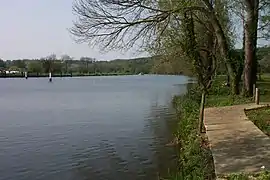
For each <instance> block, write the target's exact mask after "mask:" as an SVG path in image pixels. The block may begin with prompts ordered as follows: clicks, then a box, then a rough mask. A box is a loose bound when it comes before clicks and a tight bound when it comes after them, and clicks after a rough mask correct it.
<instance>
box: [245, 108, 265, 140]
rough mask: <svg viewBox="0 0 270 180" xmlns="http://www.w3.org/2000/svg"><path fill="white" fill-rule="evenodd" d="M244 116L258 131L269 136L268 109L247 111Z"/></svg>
mask: <svg viewBox="0 0 270 180" xmlns="http://www.w3.org/2000/svg"><path fill="white" fill-rule="evenodd" d="M246 114H247V116H248V118H249V119H250V120H251V121H253V122H254V124H255V125H256V126H258V128H259V129H261V130H262V131H263V132H264V133H265V134H266V135H268V136H270V108H267V109H258V110H252V111H247V112H246Z"/></svg>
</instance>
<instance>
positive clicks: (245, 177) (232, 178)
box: [226, 171, 270, 180]
mask: <svg viewBox="0 0 270 180" xmlns="http://www.w3.org/2000/svg"><path fill="white" fill-rule="evenodd" d="M226 179H227V180H253V179H256V180H269V179H270V172H268V171H263V172H261V173H259V174H255V175H250V174H243V173H242V174H231V175H229V176H228V177H226Z"/></svg>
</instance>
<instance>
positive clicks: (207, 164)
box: [167, 76, 270, 180]
mask: <svg viewBox="0 0 270 180" xmlns="http://www.w3.org/2000/svg"><path fill="white" fill-rule="evenodd" d="M269 80H270V77H269V76H263V77H262V79H261V80H260V81H258V87H259V88H260V90H261V100H262V101H267V100H268V101H269V100H270V81H269ZM224 81H225V79H224V77H218V78H217V80H216V81H215V82H214V83H213V87H212V88H211V90H210V92H209V95H208V97H207V100H206V107H219V106H229V105H237V104H245V103H250V102H253V99H252V98H243V97H242V96H231V95H229V94H230V93H229V88H228V87H224V86H223V85H222V84H223V83H224ZM200 100H201V94H200V91H199V89H198V88H197V87H196V85H191V86H190V87H189V90H188V93H187V94H186V95H184V96H181V97H179V96H178V97H175V98H174V100H173V104H174V107H175V109H176V112H177V115H178V119H179V123H178V128H177V131H176V132H175V140H174V144H176V148H177V149H178V162H179V165H178V172H176V173H174V174H173V175H171V176H170V177H168V178H167V179H201V180H203V179H208V180H213V179H216V177H215V170H214V163H213V158H212V153H211V151H210V148H209V144H208V140H207V137H206V135H205V134H198V131H197V127H198V119H199V106H200ZM267 112H269V111H267ZM267 112H266V114H267ZM265 117H267V116H264V118H262V120H261V121H260V122H264V125H263V127H269V126H267V122H268V121H266V119H265ZM268 125H269V124H268ZM249 176H250V175H243V174H238V175H235V174H233V175H231V176H229V177H227V179H234V180H240V179H249ZM269 176H270V175H269V173H267V172H263V173H262V174H260V175H258V176H257V178H258V179H262V180H264V179H265V180H266V179H267V178H268V179H269V178H270V177H269Z"/></svg>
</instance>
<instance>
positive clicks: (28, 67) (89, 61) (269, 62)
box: [0, 47, 270, 76]
mask: <svg viewBox="0 0 270 180" xmlns="http://www.w3.org/2000/svg"><path fill="white" fill-rule="evenodd" d="M234 54H235V56H236V58H238V59H241V58H242V60H239V61H243V57H241V56H242V55H243V52H242V50H236V51H235V53H234ZM257 58H258V62H259V63H258V64H259V65H258V72H259V73H270V47H261V48H259V49H258V52H257ZM185 62H186V61H185V60H184V59H181V58H178V57H168V56H156V57H143V58H135V59H116V60H111V61H97V60H96V59H95V58H91V57H81V58H80V59H78V60H75V59H74V58H72V57H70V56H68V55H63V56H61V58H57V57H56V55H54V54H53V55H49V56H47V57H45V58H40V59H19V60H6V61H4V60H2V59H0V72H1V73H0V74H1V76H4V72H5V71H19V72H25V71H27V72H28V73H30V74H34V75H35V76H41V75H42V74H43V75H44V74H47V73H49V72H52V73H53V74H58V75H72V74H73V75H98V74H119V75H121V74H139V73H143V74H171V75H180V74H183V75H191V76H192V75H193V72H192V67H190V64H187V63H185ZM217 74H226V66H225V64H222V63H221V64H219V66H218V68H217Z"/></svg>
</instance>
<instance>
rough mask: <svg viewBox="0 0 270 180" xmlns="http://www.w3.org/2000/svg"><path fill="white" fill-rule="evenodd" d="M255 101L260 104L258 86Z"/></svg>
mask: <svg viewBox="0 0 270 180" xmlns="http://www.w3.org/2000/svg"><path fill="white" fill-rule="evenodd" d="M255 103H256V104H257V105H258V104H260V89H259V88H256V93H255Z"/></svg>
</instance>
